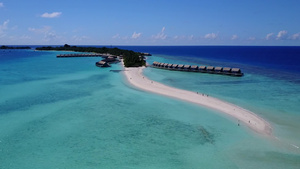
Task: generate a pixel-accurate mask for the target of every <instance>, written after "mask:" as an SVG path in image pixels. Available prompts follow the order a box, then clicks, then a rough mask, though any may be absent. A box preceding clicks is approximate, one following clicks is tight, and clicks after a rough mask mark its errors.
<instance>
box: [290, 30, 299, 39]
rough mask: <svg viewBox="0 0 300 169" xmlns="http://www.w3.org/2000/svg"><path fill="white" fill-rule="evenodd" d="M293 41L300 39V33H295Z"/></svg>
mask: <svg viewBox="0 0 300 169" xmlns="http://www.w3.org/2000/svg"><path fill="white" fill-rule="evenodd" d="M291 39H292V40H298V39H300V32H299V33H295V34H294V35H292V36H291Z"/></svg>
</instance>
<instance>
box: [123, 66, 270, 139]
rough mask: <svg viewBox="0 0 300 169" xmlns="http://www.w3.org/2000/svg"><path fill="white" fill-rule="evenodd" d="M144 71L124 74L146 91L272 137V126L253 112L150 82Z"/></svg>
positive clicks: (134, 84) (130, 70)
mask: <svg viewBox="0 0 300 169" xmlns="http://www.w3.org/2000/svg"><path fill="white" fill-rule="evenodd" d="M143 69H145V67H138V68H125V71H124V72H125V73H124V74H125V76H126V78H127V80H128V81H129V83H130V84H132V85H133V86H135V87H137V88H139V89H142V90H145V91H149V92H153V93H157V94H161V95H165V96H169V97H173V98H177V99H180V100H184V101H188V102H192V103H195V104H198V105H201V106H205V107H207V108H211V109H214V110H217V111H218V112H221V113H225V114H227V115H229V116H231V117H233V118H235V119H236V125H243V126H247V127H249V128H250V129H252V130H253V131H255V132H257V133H260V134H263V135H266V136H270V135H272V128H271V125H270V124H269V123H268V122H267V121H265V120H264V119H262V118H261V117H259V116H257V115H256V114H254V113H253V112H251V111H248V110H246V109H243V108H241V107H239V106H236V105H234V104H231V103H228V102H225V101H222V100H219V99H217V98H213V97H211V96H207V95H203V94H201V93H197V92H191V91H187V90H182V89H177V88H174V87H170V86H166V85H163V84H161V83H158V82H156V81H152V80H149V79H148V78H147V77H145V76H143Z"/></svg>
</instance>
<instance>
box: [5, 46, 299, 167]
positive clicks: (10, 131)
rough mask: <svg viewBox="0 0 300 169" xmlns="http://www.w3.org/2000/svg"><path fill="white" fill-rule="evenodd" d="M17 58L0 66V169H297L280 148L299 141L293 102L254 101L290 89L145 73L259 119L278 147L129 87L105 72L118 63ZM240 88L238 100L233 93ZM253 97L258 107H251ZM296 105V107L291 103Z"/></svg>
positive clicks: (29, 54) (51, 55)
mask: <svg viewBox="0 0 300 169" xmlns="http://www.w3.org/2000/svg"><path fill="white" fill-rule="evenodd" d="M14 52H15V54H13V56H19V57H17V58H16V59H7V58H6V59H5V61H3V62H2V61H1V63H0V64H1V68H0V74H1V81H0V82H1V83H0V86H1V87H0V94H1V98H0V129H1V130H0V141H1V142H0V163H1V166H0V168H172V169H175V168H254V167H257V168H298V167H299V165H300V163H299V158H300V156H299V151H298V150H297V149H295V148H293V147H291V146H290V145H288V144H287V143H291V142H292V141H295V144H299V136H297V135H295V132H296V131H293V129H296V128H297V127H298V126H297V123H295V124H293V120H295V121H296V120H297V118H299V115H298V114H297V108H295V107H293V105H294V104H293V103H294V102H291V100H287V102H289V103H290V106H287V105H286V104H285V103H284V102H283V101H284V100H286V99H289V97H282V96H280V95H278V92H274V93H273V96H272V97H271V96H269V95H267V94H261V92H259V90H263V91H264V92H270V91H273V90H271V89H270V90H267V88H266V87H264V86H265V85H257V84H261V82H265V83H266V84H273V87H274V88H275V89H276V88H277V90H278V86H280V85H281V83H285V85H286V84H289V85H290V87H291V88H292V89H293V90H294V91H299V88H297V87H296V86H295V85H293V84H290V83H288V82H285V81H284V82H280V81H278V80H273V79H268V78H269V77H268V78H267V77H256V76H253V75H251V74H249V75H246V76H245V77H243V78H242V79H239V78H232V77H226V76H214V75H204V74H201V75H199V76H198V75H197V74H188V75H187V74H181V73H178V72H176V73H173V72H170V71H163V70H158V69H151V68H148V69H146V71H145V75H147V76H148V77H149V78H151V79H153V80H157V81H160V82H162V83H165V84H168V85H172V86H175V87H179V88H184V89H187V90H192V91H199V92H203V93H207V94H209V95H212V96H215V97H218V98H222V99H225V100H227V101H230V102H233V103H235V104H238V105H241V106H243V107H246V108H248V109H250V110H252V111H254V112H258V114H260V115H261V116H263V117H265V118H266V119H267V120H269V121H270V122H271V123H272V124H273V125H274V129H275V130H274V131H275V134H276V136H278V137H279V138H280V139H281V140H283V142H278V141H274V140H272V139H271V140H270V139H266V138H263V137H261V136H259V135H257V134H256V133H253V132H252V131H250V130H248V129H247V128H244V127H243V126H241V127H238V126H237V122H235V121H234V120H233V119H231V118H230V117H227V116H224V115H222V114H220V113H218V112H215V111H212V110H208V109H205V108H202V107H199V106H197V105H193V104H190V103H185V102H182V101H178V100H174V99H171V98H167V97H163V96H159V95H155V94H151V93H147V92H144V91H140V90H138V89H135V88H132V87H131V86H130V85H129V84H127V82H126V80H125V78H124V76H123V74H122V72H119V73H118V72H110V70H120V69H122V67H121V65H120V64H118V65H113V66H112V67H111V68H107V69H100V68H98V67H96V66H94V63H95V62H96V61H98V60H99V58H60V59H58V58H56V57H55V56H56V54H57V52H34V51H12V53H14ZM1 56H2V54H1ZM21 56H26V57H21ZM154 57H157V58H158V59H165V58H164V57H163V56H159V55H155V56H154ZM154 57H152V58H149V61H151V59H156V58H154ZM2 58H3V57H2ZM247 81H248V83H247ZM249 81H253V82H251V83H249ZM204 82H205V83H204ZM274 82H277V83H274ZM220 84H225V85H220ZM253 84H254V86H256V87H257V88H256V89H253ZM241 85H242V86H241ZM232 86H234V87H232ZM247 86H248V87H247ZM250 86H251V87H250ZM276 86H277V87H276ZM241 88H243V93H240V92H239V91H240V89H241ZM292 89H286V88H285V89H282V91H281V92H283V93H286V92H288V91H291V90H292ZM255 92H256V93H255ZM292 93H293V92H292ZM257 94H260V95H259V98H260V100H257V99H255V98H257ZM271 94H272V93H271ZM277 95H278V98H281V100H280V104H282V106H284V107H286V108H285V110H287V109H288V113H290V112H291V113H290V114H289V115H288V117H292V118H291V120H292V122H289V121H288V120H287V119H284V120H282V118H281V116H284V117H286V116H287V115H285V114H284V111H281V109H278V108H279V107H282V106H280V105H279V104H273V103H274V100H277V98H274V96H277ZM270 98H273V99H270ZM293 99H294V100H295V102H297V99H298V98H297V97H293ZM261 100H262V101H261ZM265 101H268V102H266V103H263V102H265ZM272 101H273V102H272ZM276 103H277V102H276ZM257 105H260V106H257ZM273 105H274V106H273ZM256 110H257V111H256ZM266 110H267V111H266ZM271 110H272V111H271ZM274 111H275V113H276V115H274ZM285 136H293V137H285Z"/></svg>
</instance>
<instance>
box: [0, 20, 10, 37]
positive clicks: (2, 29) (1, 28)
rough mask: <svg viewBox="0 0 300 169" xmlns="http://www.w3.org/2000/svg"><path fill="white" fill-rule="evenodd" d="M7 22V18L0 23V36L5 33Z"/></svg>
mask: <svg viewBox="0 0 300 169" xmlns="http://www.w3.org/2000/svg"><path fill="white" fill-rule="evenodd" d="M8 23H9V20H6V21H4V22H3V24H2V25H0V36H4V35H5V33H4V31H5V30H7V26H8Z"/></svg>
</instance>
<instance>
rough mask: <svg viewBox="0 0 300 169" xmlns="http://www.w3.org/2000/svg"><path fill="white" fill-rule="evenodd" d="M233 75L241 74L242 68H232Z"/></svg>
mask: <svg viewBox="0 0 300 169" xmlns="http://www.w3.org/2000/svg"><path fill="white" fill-rule="evenodd" d="M231 73H241V69H240V68H232V69H231Z"/></svg>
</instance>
